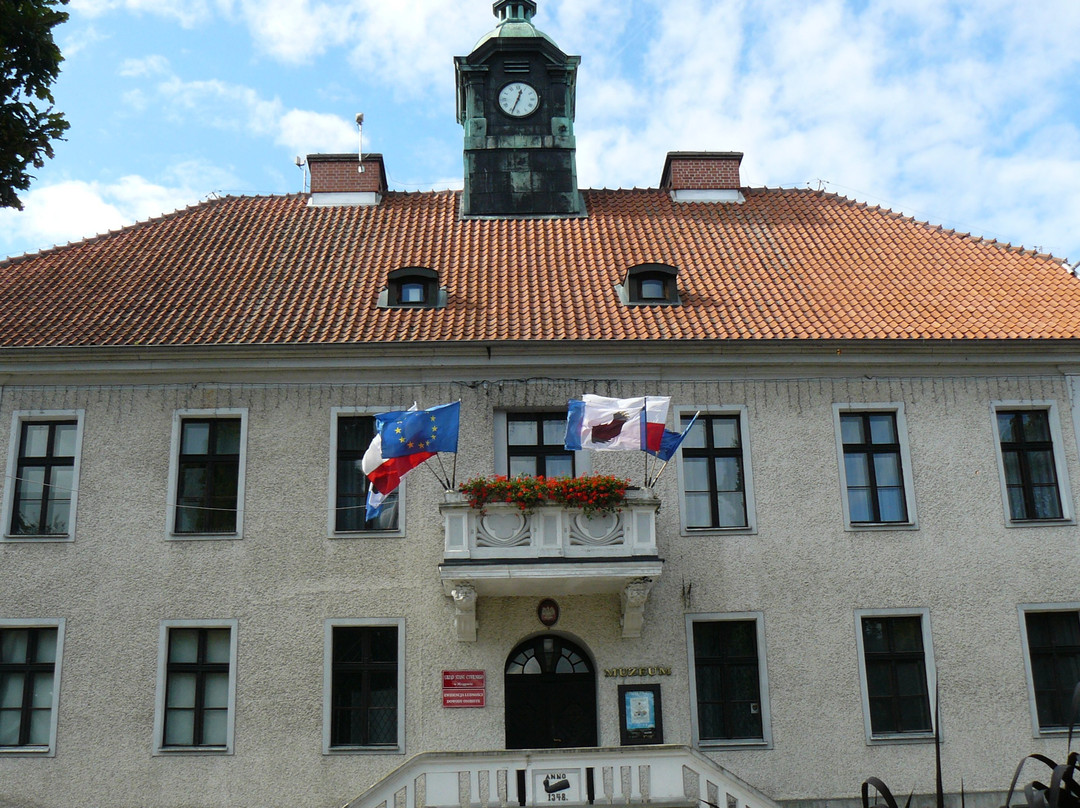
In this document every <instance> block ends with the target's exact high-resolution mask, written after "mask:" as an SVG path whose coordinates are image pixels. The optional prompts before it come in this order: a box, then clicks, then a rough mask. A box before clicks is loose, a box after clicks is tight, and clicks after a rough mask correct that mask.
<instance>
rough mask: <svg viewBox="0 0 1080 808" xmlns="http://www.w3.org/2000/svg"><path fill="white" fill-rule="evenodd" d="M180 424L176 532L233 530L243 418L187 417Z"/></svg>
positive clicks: (221, 531)
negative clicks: (241, 422)
mask: <svg viewBox="0 0 1080 808" xmlns="http://www.w3.org/2000/svg"><path fill="white" fill-rule="evenodd" d="M180 428H181V441H180V455H181V459H180V463H179V474H178V481H177V491H176V500H177V503H176V504H177V511H176V525H175V530H176V532H177V533H231V532H234V531H235V530H236V511H237V493H238V490H239V475H240V460H239V451H240V419H238V418H211V419H185V420H184V422H183V423H182V424H181V427H180Z"/></svg>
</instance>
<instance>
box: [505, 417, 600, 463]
mask: <svg viewBox="0 0 1080 808" xmlns="http://www.w3.org/2000/svg"><path fill="white" fill-rule="evenodd" d="M558 409H559V407H558V406H557V405H556V406H553V407H541V406H536V407H529V408H528V409H514V410H495V412H494V413H492V422H493V429H494V430H495V440H494V441H493V443H492V445H493V446H494V447H495V473H496V474H502V475H504V476H506V475H508V474H509V473H510V459H509V458H510V454H509V450H508V447H507V445H506V441H507V438H508V436H507V433H506V416H507V415H519V414H520V415H528V414H529V413H537V412H545V411H549V412H555V411H556V410H558ZM587 474H592V458H591V457H590V452H588V451H586V450H584V449H582V450H581V451H580V452H574V476H575V477H584V476H585V475H587Z"/></svg>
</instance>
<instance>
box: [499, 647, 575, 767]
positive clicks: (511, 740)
mask: <svg viewBox="0 0 1080 808" xmlns="http://www.w3.org/2000/svg"><path fill="white" fill-rule="evenodd" d="M504 682H505V685H506V748H507V749H558V748H561V747H569V746H596V672H595V670H594V669H593V666H592V663H591V662H590V661H589V658H588V656H587V655H586V654H585V652H584V651H583V650H582V649H581V648H579V647H578V646H577V645H574V643H572V642H570V641H569V640H565V639H563V638H562V637H556V636H555V635H553V634H545V635H543V636H540V637H533V638H532V639H531V640H526V641H525V642H523V643H521V645H519V646H518V647H517V648H515V649H514V650H513V651H511V652H510V656H509V658H508V659H507V661H506V673H505V676H504Z"/></svg>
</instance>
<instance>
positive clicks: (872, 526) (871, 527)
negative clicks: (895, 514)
mask: <svg viewBox="0 0 1080 808" xmlns="http://www.w3.org/2000/svg"><path fill="white" fill-rule="evenodd" d="M918 529H919V524H918V522H848V523H847V524H846V525H844V530H845V531H847V532H848V533H878V532H881V531H883V530H918Z"/></svg>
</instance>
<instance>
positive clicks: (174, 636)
mask: <svg viewBox="0 0 1080 808" xmlns="http://www.w3.org/2000/svg"><path fill="white" fill-rule="evenodd" d="M158 671H159V673H158V709H157V732H156V736H157V738H158V748H157V751H159V752H168V751H176V750H179V751H212V752H230V753H231V752H232V737H233V714H234V706H235V699H236V693H235V690H236V687H235V684H236V683H235V671H236V621H235V620H232V621H225V622H200V621H190V620H172V621H165V622H163V623H162V626H161V650H160V657H159V660H158Z"/></svg>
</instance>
